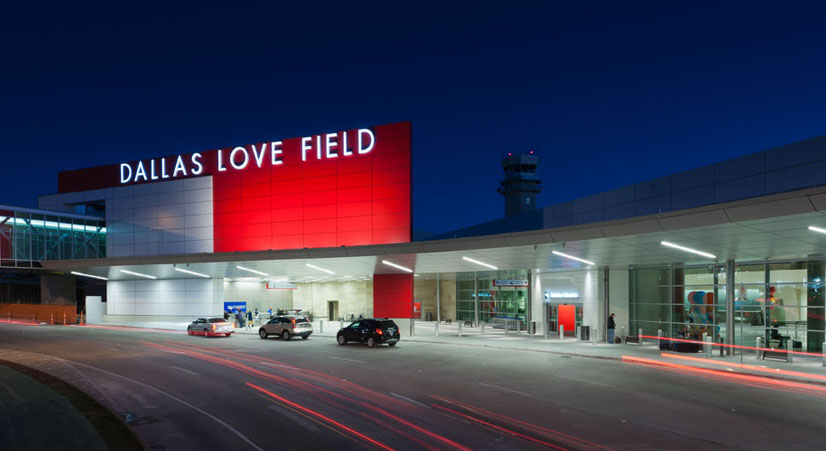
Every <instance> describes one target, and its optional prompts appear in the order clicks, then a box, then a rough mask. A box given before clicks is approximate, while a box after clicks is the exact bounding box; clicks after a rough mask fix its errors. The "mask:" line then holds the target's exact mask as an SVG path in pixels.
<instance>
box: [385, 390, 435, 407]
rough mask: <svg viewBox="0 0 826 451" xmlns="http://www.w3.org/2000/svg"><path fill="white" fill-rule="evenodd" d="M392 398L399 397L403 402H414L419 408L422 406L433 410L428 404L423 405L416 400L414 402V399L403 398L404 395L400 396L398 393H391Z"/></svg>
mask: <svg viewBox="0 0 826 451" xmlns="http://www.w3.org/2000/svg"><path fill="white" fill-rule="evenodd" d="M390 396H395V397H397V398H399V399H403V400H405V401H407V402H412V403H413V404H416V405H417V406H422V407H426V408H428V409H432V407H430V406H428V405H427V404H422V403H420V402H419V401H415V400H413V399H410V398H407V397H405V396H402V395H400V394H398V393H390Z"/></svg>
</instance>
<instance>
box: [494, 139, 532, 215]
mask: <svg viewBox="0 0 826 451" xmlns="http://www.w3.org/2000/svg"><path fill="white" fill-rule="evenodd" d="M538 163H539V156H537V155H536V153H535V152H534V151H533V150H531V151H530V152H528V153H525V154H517V153H512V152H508V155H507V156H506V157H505V158H503V159H502V169H504V170H505V178H504V179H503V180H502V181H501V182H499V185H500V186H499V188H497V191H498V192H499V193H500V194H502V195H503V196H505V217H508V216H514V215H518V214H520V213H524V212H526V211H530V210H533V209H534V208H536V194H537V193H539V191H541V189H542V188H541V187H540V186H539V185H540V184H541V183H542V181H541V180H539V177H538V176H537V175H536V165H537V164H538Z"/></svg>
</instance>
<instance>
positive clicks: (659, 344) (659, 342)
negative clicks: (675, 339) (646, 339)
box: [657, 329, 663, 349]
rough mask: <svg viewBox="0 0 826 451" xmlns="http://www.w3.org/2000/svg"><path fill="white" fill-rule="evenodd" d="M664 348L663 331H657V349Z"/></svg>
mask: <svg viewBox="0 0 826 451" xmlns="http://www.w3.org/2000/svg"><path fill="white" fill-rule="evenodd" d="M662 348H663V331H662V329H657V349H662Z"/></svg>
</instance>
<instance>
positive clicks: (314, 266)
mask: <svg viewBox="0 0 826 451" xmlns="http://www.w3.org/2000/svg"><path fill="white" fill-rule="evenodd" d="M306 265H307V267H308V268H313V269H317V270H319V271H323V272H326V273H327V274H335V273H334V272H332V271H330V270H329V269H324V268H321V267H318V266H316V265H311V264H309V263H307V264H306Z"/></svg>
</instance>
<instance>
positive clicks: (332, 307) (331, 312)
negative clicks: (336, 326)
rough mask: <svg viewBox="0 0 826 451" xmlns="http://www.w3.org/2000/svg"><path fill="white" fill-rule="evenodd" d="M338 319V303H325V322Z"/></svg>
mask: <svg viewBox="0 0 826 451" xmlns="http://www.w3.org/2000/svg"><path fill="white" fill-rule="evenodd" d="M337 319H338V301H327V321H335V320H337Z"/></svg>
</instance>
